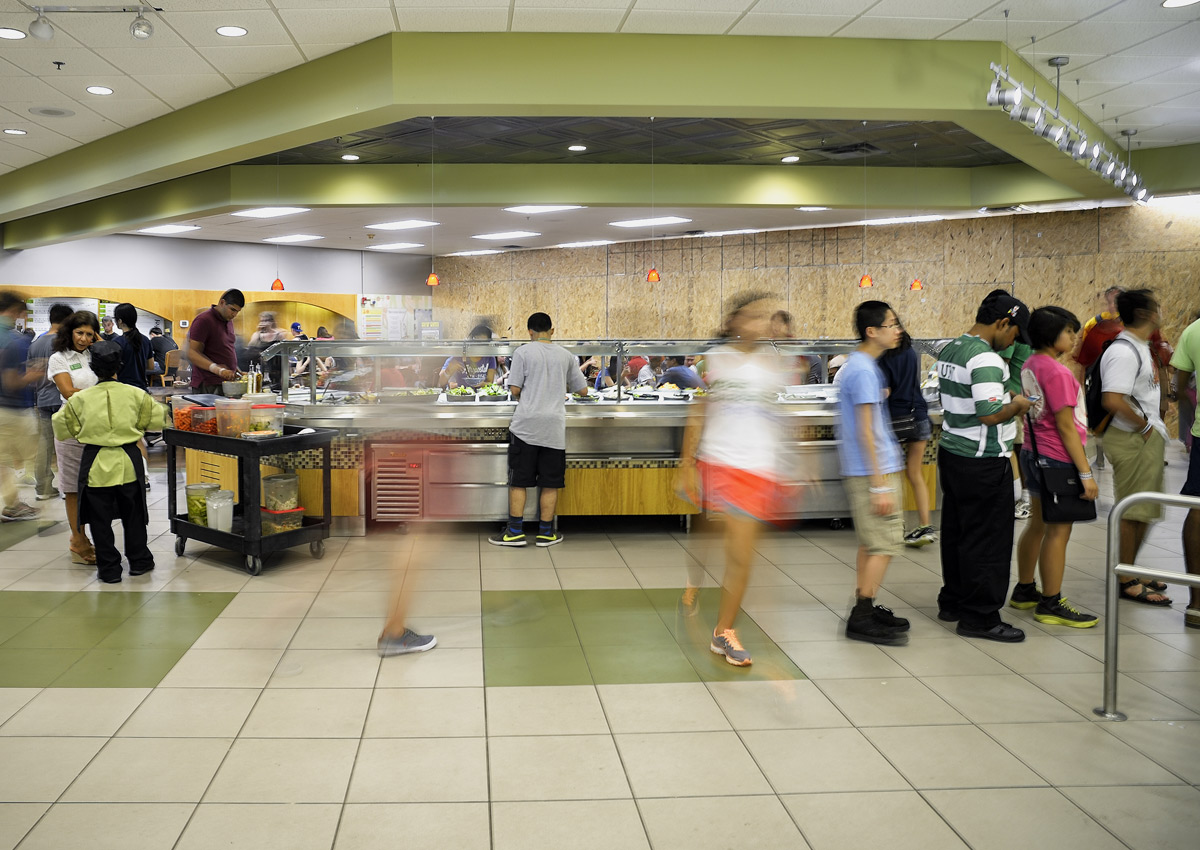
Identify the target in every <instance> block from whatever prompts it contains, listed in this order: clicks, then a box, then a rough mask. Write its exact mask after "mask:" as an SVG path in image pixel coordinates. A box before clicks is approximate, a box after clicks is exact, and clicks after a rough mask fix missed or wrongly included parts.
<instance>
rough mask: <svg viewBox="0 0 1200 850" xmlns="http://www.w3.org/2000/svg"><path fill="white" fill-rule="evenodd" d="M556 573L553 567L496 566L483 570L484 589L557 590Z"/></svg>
mask: <svg viewBox="0 0 1200 850" xmlns="http://www.w3.org/2000/svg"><path fill="white" fill-rule="evenodd" d="M558 588H559V584H558V573H557V572H556V571H555V570H554V569H553V568H551V569H538V568H511V569H510V568H507V567H505V568H496V569H485V570H484V571H483V589H484V590H558Z"/></svg>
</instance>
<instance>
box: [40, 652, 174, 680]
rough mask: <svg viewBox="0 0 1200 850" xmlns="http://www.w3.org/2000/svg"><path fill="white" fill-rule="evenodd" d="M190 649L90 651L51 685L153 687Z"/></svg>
mask: <svg viewBox="0 0 1200 850" xmlns="http://www.w3.org/2000/svg"><path fill="white" fill-rule="evenodd" d="M185 652H187V647H170V648H165V649H103V648H96V649H92V650H89V651H88V653H87V654H86V655H84V656H83V657H82V658H80V659H79V660H78V661H77V662H76V663H75V664H74V665H72V666H71V668H70V669H69V670H67V671H66V672H64V673H63V674H62V675H60V676H59V677H58V678H56V679H55V680H54V681H53V682H52V683H51V684H50V687H52V688H153V687H155V686H156V685H157V684H158V683H159V682H161V681H162V679H163V677H164V676H166V675H167V673H169V672H170V671H171V668H172V667H174V666H175V664H176V663H177V662H178V661H179V659H180V658H182V657H183V654H184V653H185Z"/></svg>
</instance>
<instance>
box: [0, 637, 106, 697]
mask: <svg viewBox="0 0 1200 850" xmlns="http://www.w3.org/2000/svg"><path fill="white" fill-rule="evenodd" d="M86 652H87V650H86V649H6V648H4V647H0V687H3V688H44V687H46V686H47V685H49V684H50V683H51V682H53V681H54V680H55V679H57V678H58V677H59V676H61V675H62V674H63V673H64V672H65V671H66V670H67V669H68V668H69V667H70V666H71V665H72V664H74V663H75V662H76V661H78V660H79V659H80V658H82V657H83V655H84V653H86Z"/></svg>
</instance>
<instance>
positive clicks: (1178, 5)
mask: <svg viewBox="0 0 1200 850" xmlns="http://www.w3.org/2000/svg"><path fill="white" fill-rule="evenodd" d="M1196 3H1200V0H1163V4H1162V5H1163V8H1164V9H1182V8H1183V7H1184V6H1193V5H1195V4H1196Z"/></svg>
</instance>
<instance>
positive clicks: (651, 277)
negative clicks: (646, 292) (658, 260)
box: [646, 268, 661, 283]
mask: <svg viewBox="0 0 1200 850" xmlns="http://www.w3.org/2000/svg"><path fill="white" fill-rule="evenodd" d="M659 280H661V278H660V277H659V276H658V269H656V268H652V269H650V271H649V272H647V274H646V283H658V282H659Z"/></svg>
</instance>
